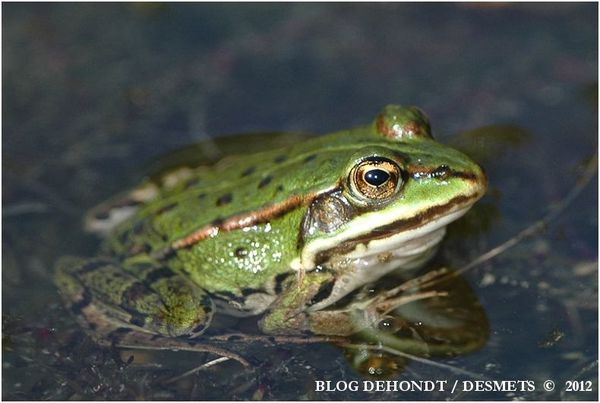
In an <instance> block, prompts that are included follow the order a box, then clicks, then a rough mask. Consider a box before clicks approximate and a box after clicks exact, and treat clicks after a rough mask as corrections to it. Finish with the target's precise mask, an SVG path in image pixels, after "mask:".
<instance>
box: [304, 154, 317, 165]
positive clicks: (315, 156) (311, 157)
mask: <svg viewBox="0 0 600 403" xmlns="http://www.w3.org/2000/svg"><path fill="white" fill-rule="evenodd" d="M316 158H317V154H311V155H309V156H308V157H306V158H304V162H305V163H307V162H311V161H314V160H315V159H316Z"/></svg>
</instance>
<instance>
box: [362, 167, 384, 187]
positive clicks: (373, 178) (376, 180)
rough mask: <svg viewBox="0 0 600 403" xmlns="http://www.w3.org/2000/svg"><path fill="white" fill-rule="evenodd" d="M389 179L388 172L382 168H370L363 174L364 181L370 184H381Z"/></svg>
mask: <svg viewBox="0 0 600 403" xmlns="http://www.w3.org/2000/svg"><path fill="white" fill-rule="evenodd" d="M388 179H390V174H389V173H387V172H386V171H384V170H383V169H371V170H370V171H369V172H367V173H366V174H365V181H366V182H367V183H368V184H369V185H372V186H381V185H383V184H384V183H385V182H387V180H388Z"/></svg>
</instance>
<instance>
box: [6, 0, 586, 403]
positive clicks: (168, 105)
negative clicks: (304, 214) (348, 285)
mask: <svg viewBox="0 0 600 403" xmlns="http://www.w3.org/2000/svg"><path fill="white" fill-rule="evenodd" d="M2 11H3V21H2V23H3V27H2V30H3V31H2V34H3V36H2V38H3V39H2V66H3V69H2V84H3V85H2V90H3V91H2V118H3V119H2V134H3V136H2V146H3V149H2V157H3V165H2V167H3V173H2V179H3V186H2V190H3V200H2V202H3V224H4V225H3V228H2V234H3V243H2V252H3V255H2V264H3V265H2V266H3V272H2V291H3V296H2V302H3V328H2V330H3V377H2V382H3V398H4V399H31V400H36V399H134V398H137V399H140V398H145V399H250V398H254V399H257V398H264V399H300V398H310V399H406V398H410V399H445V398H459V399H514V398H522V399H586V400H594V399H596V398H597V384H596V379H597V356H598V352H597V332H598V330H597V329H598V326H597V228H598V221H597V218H598V214H597V187H596V182H597V179H596V178H594V179H593V180H592V183H591V185H590V186H588V187H586V188H585V189H584V190H583V192H582V193H581V195H580V196H579V197H578V198H577V199H576V200H575V202H574V203H572V204H570V205H569V207H568V208H567V209H566V210H565V211H564V212H562V213H561V214H560V215H559V217H558V219H557V220H555V221H553V223H552V224H551V225H549V226H548V227H547V228H546V230H545V231H544V232H542V233H539V234H537V235H536V236H534V237H531V238H528V239H526V240H524V241H522V242H520V243H519V245H518V246H516V247H515V248H513V249H511V250H510V251H507V252H506V253H504V254H503V255H501V256H500V257H498V258H496V259H494V260H492V261H489V262H486V264H484V265H483V266H481V267H479V268H478V269H477V270H474V271H471V272H469V273H468V275H467V279H468V281H469V282H470V283H471V285H472V286H473V287H474V288H475V290H476V293H477V295H478V297H479V299H480V301H481V303H482V304H483V306H484V308H485V309H486V312H487V314H488V317H489V321H490V326H491V329H492V331H491V336H490V340H489V342H488V344H487V346H486V347H485V348H484V349H482V350H481V351H479V352H477V353H473V354H470V355H467V356H464V357H458V358H455V359H447V360H441V361H440V362H443V363H445V364H448V365H452V366H454V367H456V368H461V369H464V370H468V371H471V372H474V373H477V374H482V375H484V376H486V377H488V378H490V379H500V380H502V379H528V380H534V381H535V382H536V386H537V389H536V391H535V392H515V393H503V392H496V393H494V392H481V393H466V394H464V395H458V396H451V395H449V394H448V393H447V392H446V393H423V394H416V393H415V394H400V393H375V394H364V393H348V392H346V393H337V392H323V393H315V392H314V380H315V379H317V380H334V381H337V380H353V379H361V377H360V376H359V375H357V374H356V373H355V372H354V371H353V370H352V369H351V368H350V367H349V366H348V364H347V363H346V360H345V359H344V357H343V353H342V352H341V351H340V350H338V349H336V348H334V347H332V346H327V345H318V346H310V347H306V346H303V347H293V346H282V347H281V348H273V349H271V350H267V351H258V352H256V356H257V357H258V361H257V362H258V364H257V366H256V368H255V369H254V370H253V371H251V372H244V371H243V370H241V369H240V367H239V366H236V364H233V363H232V364H231V365H229V364H224V365H221V366H216V367H214V368H212V369H211V370H210V371H205V372H203V373H201V374H200V375H197V376H196V375H194V376H191V377H188V378H187V380H186V381H185V382H183V383H178V384H171V385H170V386H168V385H167V386H165V385H162V384H160V382H158V381H157V380H159V379H161V377H164V376H165V374H167V375H168V374H171V375H176V374H180V373H182V372H184V371H185V370H187V369H189V368H191V367H193V366H194V365H199V364H201V363H202V362H203V361H205V360H206V357H202V356H199V358H198V357H196V359H195V360H194V359H192V358H190V357H188V356H189V354H185V357H182V356H181V355H179V356H177V354H176V353H174V354H173V353H172V354H166V355H165V357H162V356H159V357H157V356H152V355H149V356H143V355H140V356H136V359H135V361H134V364H132V365H131V366H128V367H125V368H123V365H119V362H118V360H115V359H114V355H115V354H116V353H115V352H114V351H112V350H110V349H99V348H97V347H96V346H95V345H94V344H93V343H91V342H90V341H89V340H88V339H87V338H85V337H84V336H83V335H82V334H81V332H80V331H79V329H78V327H77V325H76V324H75V323H74V322H73V321H72V319H71V318H70V317H69V316H68V315H67V313H66V311H65V310H63V308H62V306H61V305H60V303H59V300H58V294H57V292H56V289H55V287H54V285H53V284H52V280H51V276H52V272H53V265H54V263H55V261H56V259H58V258H59V257H60V256H62V255H83V256H93V255H94V253H95V251H96V250H97V247H98V240H97V239H95V238H94V237H92V236H90V235H85V234H84V233H83V232H82V230H81V226H80V223H81V217H82V215H83V214H84V212H85V211H86V210H87V209H88V208H90V207H92V206H93V205H95V204H97V203H98V202H100V201H102V200H104V199H106V198H107V197H109V196H111V195H113V194H115V193H117V192H119V191H122V190H123V189H126V188H127V187H128V186H132V185H134V184H135V183H136V182H137V181H138V180H139V179H140V178H141V177H142V175H143V173H144V172H145V171H144V170H145V167H146V166H147V164H148V163H149V162H150V161H152V160H153V159H154V158H157V157H158V156H160V155H161V154H164V153H165V152H167V151H170V150H174V149H176V148H178V147H180V146H183V145H187V144H192V143H194V142H197V141H201V140H203V139H207V138H214V137H217V136H219V135H222V134H226V133H241V132H252V131H272V130H290V131H302V132H311V133H327V132H328V131H332V130H337V129H343V128H348V127H352V126H354V125H358V124H363V123H366V122H369V121H371V119H372V118H373V117H374V116H375V114H376V113H377V112H378V111H379V110H380V109H381V108H382V107H383V106H384V105H385V104H388V103H401V104H413V105H418V106H419V107H421V108H422V109H423V110H425V111H426V112H427V113H428V114H429V116H430V118H431V121H432V125H433V129H434V134H435V136H436V138H438V139H439V140H440V141H442V142H446V141H450V140H451V139H452V138H456V136H457V135H458V134H459V133H464V132H465V131H471V130H475V129H477V128H480V127H487V128H488V129H490V130H491V129H493V128H496V129H498V128H499V127H500V128H506V127H509V128H512V129H511V130H512V131H511V130H509V131H508V133H509V134H510V133H513V134H514V132H515V131H516V132H518V133H521V136H517V138H516V140H515V138H513V137H511V136H506V133H507V131H506V130H500V135H498V137H499V138H500V141H501V142H502V144H503V146H502V147H500V148H499V149H498V152H495V153H493V155H492V156H491V158H490V157H489V156H488V158H486V159H485V160H484V161H482V163H483V164H484V166H485V168H486V171H487V172H488V175H489V178H490V192H489V194H488V196H486V198H485V199H484V200H483V201H482V203H484V204H487V205H488V206H490V205H491V206H493V209H492V210H493V214H491V213H490V216H488V218H489V222H490V225H489V227H488V228H486V230H485V231H483V232H482V233H478V234H476V235H470V236H454V237H451V239H450V240H449V241H448V242H447V243H446V245H445V250H454V251H457V252H455V253H454V254H452V253H450V252H443V254H444V256H446V257H448V258H449V259H450V260H451V263H452V264H453V265H454V266H455V267H460V266H461V265H464V264H465V263H467V262H468V261H469V260H470V259H472V258H473V257H475V256H477V255H478V254H480V253H482V252H485V251H486V250H488V249H489V248H491V247H493V246H495V245H497V244H498V243H500V242H503V241H505V240H506V239H508V238H510V237H511V236H514V235H515V234H516V233H517V232H518V231H520V230H521V229H523V228H524V227H525V226H527V225H528V224H531V223H532V222H534V221H535V220H537V219H539V218H541V217H542V216H543V215H544V214H545V213H546V212H548V211H549V209H551V208H552V207H553V206H555V205H556V203H558V202H559V201H560V200H562V198H564V197H565V196H566V195H567V194H568V193H569V191H570V190H571V189H572V188H573V186H575V185H576V183H577V182H578V180H580V179H581V176H582V172H583V168H582V167H584V166H585V165H586V164H587V163H589V161H590V160H591V159H592V158H593V156H594V154H595V152H596V149H597V80H598V77H597V72H598V64H597V58H598V43H597V33H598V21H597V15H598V10H597V4H595V3H568V4H567V3H536V4H528V3H519V4H513V3H507V4H490V3H485V4H477V3H464V4H462V3H461V4H458V3H456V4H454V3H444V4H431V3H429V4H419V3H412V4H409V3H395V4H302V3H296V4H274V3H270V4H252V3H244V4H175V3H168V4H159V3H152V4H144V3H136V4H126V3H123V4H72V3H61V4H52V3H45V4H7V3H4V4H3V5H2ZM511 139H512V140H511ZM556 335H562V336H561V337H558V338H559V340H557V341H556V342H554V341H553V340H554V339H556V338H557V336H556ZM173 355H174V356H173ZM395 379H404V380H411V379H425V380H426V379H430V380H436V379H448V380H450V381H452V380H454V379H469V378H468V376H465V375H461V374H459V373H456V372H452V371H449V370H447V369H443V368H438V367H435V366H428V365H425V364H417V363H412V364H410V365H409V366H408V368H407V369H406V370H405V371H404V372H402V373H400V374H398V375H397V377H396V378H395ZM546 379H552V380H553V381H554V382H556V384H557V388H556V389H555V390H554V391H553V392H545V391H544V390H543V389H542V388H541V384H542V382H543V381H544V380H546ZM566 380H593V382H594V392H592V393H571V392H565V391H564V382H565V381H566Z"/></svg>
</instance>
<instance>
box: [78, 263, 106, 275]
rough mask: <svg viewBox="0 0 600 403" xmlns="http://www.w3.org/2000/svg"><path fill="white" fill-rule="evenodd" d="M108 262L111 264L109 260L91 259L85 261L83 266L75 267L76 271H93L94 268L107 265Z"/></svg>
mask: <svg viewBox="0 0 600 403" xmlns="http://www.w3.org/2000/svg"><path fill="white" fill-rule="evenodd" d="M109 264H111V262H110V261H106V260H92V261H89V262H86V263H85V264H84V265H83V266H81V267H79V268H78V269H77V272H78V273H82V274H83V273H90V272H93V271H95V270H98V269H100V268H102V267H105V266H108V265H109Z"/></svg>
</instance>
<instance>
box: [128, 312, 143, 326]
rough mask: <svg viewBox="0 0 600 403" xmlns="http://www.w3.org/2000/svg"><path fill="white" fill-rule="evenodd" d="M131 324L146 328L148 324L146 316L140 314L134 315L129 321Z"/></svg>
mask: <svg viewBox="0 0 600 403" xmlns="http://www.w3.org/2000/svg"><path fill="white" fill-rule="evenodd" d="M129 323H131V324H132V325H135V326H139V327H144V325H145V324H146V316H145V315H142V314H140V313H137V314H135V315H132V316H131V319H129Z"/></svg>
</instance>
